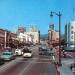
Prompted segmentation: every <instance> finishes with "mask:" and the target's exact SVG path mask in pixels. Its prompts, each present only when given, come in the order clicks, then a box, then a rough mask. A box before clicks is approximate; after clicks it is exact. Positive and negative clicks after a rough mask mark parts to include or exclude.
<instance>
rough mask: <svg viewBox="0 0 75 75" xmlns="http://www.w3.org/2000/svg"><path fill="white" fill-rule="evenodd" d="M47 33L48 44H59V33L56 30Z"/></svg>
mask: <svg viewBox="0 0 75 75" xmlns="http://www.w3.org/2000/svg"><path fill="white" fill-rule="evenodd" d="M48 33H49V43H50V44H53V43H59V32H58V31H56V30H51V31H49V32H48Z"/></svg>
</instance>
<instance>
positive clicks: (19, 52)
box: [15, 48, 23, 55]
mask: <svg viewBox="0 0 75 75" xmlns="http://www.w3.org/2000/svg"><path fill="white" fill-rule="evenodd" d="M22 54H23V52H22V49H19V48H17V49H16V50H15V55H22Z"/></svg>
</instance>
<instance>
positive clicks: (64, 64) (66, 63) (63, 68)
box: [58, 58, 74, 75]
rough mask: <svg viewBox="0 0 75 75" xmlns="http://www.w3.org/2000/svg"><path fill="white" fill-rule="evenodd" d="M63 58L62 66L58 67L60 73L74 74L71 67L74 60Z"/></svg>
mask: <svg viewBox="0 0 75 75" xmlns="http://www.w3.org/2000/svg"><path fill="white" fill-rule="evenodd" d="M64 59H65V60H63V59H62V61H61V63H62V66H60V67H58V71H59V72H60V75H74V74H73V73H72V71H71V69H70V64H71V63H72V62H73V61H72V60H68V59H66V58H64Z"/></svg>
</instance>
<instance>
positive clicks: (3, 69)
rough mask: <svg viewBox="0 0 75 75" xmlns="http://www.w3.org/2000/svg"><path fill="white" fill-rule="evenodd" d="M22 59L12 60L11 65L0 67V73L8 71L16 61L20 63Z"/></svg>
mask: <svg viewBox="0 0 75 75" xmlns="http://www.w3.org/2000/svg"><path fill="white" fill-rule="evenodd" d="M20 60H21V59H16V60H12V61H10V62H9V63H6V64H4V65H2V66H1V67H0V72H2V71H5V70H7V69H8V68H9V67H11V66H13V65H15V64H16V61H20Z"/></svg>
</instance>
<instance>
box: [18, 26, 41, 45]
mask: <svg viewBox="0 0 75 75" xmlns="http://www.w3.org/2000/svg"><path fill="white" fill-rule="evenodd" d="M20 29H21V31H23V30H24V28H23V27H21V28H19V29H18V31H19V30H20ZM17 38H18V40H19V42H21V43H22V42H23V43H29V42H33V43H34V44H35V43H40V31H38V30H37V29H36V28H35V27H33V26H31V27H30V31H29V32H26V31H23V32H20V31H19V34H18V36H17Z"/></svg>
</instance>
